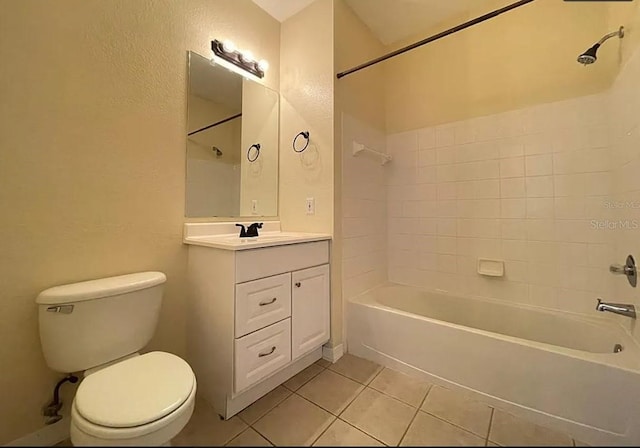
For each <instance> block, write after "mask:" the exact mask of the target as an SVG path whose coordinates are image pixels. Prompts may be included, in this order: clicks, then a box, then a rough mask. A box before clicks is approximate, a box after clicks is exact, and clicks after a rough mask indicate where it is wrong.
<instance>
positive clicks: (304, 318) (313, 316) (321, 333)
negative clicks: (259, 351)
mask: <svg viewBox="0 0 640 448" xmlns="http://www.w3.org/2000/svg"><path fill="white" fill-rule="evenodd" d="M291 281H292V283H293V288H292V289H293V292H292V295H291V300H292V304H291V315H292V319H291V358H292V359H298V358H299V357H300V356H302V355H304V354H305V353H307V352H309V350H312V349H313V348H314V347H317V346H318V345H322V344H324V343H325V342H327V341H328V340H329V301H328V300H327V299H328V297H329V265H327V264H325V265H322V266H318V267H315V268H310V269H305V270H302V271H296V272H294V273H292V274H291Z"/></svg>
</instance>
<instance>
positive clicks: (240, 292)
mask: <svg viewBox="0 0 640 448" xmlns="http://www.w3.org/2000/svg"><path fill="white" fill-rule="evenodd" d="M289 316H291V274H290V273H286V274H282V275H276V276H274V277H267V278H263V279H260V280H254V281H252V282H247V283H240V284H239V285H236V311H235V324H236V325H235V335H236V338H239V337H241V336H244V335H245V334H249V333H251V332H252V331H256V330H259V329H260V328H263V327H266V326H267V325H271V324H273V323H275V322H278V321H279V320H282V319H285V318H287V317H289Z"/></svg>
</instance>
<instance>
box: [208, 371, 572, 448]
mask: <svg viewBox="0 0 640 448" xmlns="http://www.w3.org/2000/svg"><path fill="white" fill-rule="evenodd" d="M316 362H317V361H316ZM316 362H314V363H312V364H310V365H309V366H307V367H306V368H309V367H310V366H312V365H317V366H318V367H319V369H314V370H316V372H317V373H315V374H314V375H313V376H311V377H310V378H308V379H306V380H305V381H304V382H303V383H301V384H300V385H299V387H297V388H296V390H292V389H290V388H288V387H287V386H285V385H284V382H283V383H282V384H281V386H283V388H284V390H285V391H286V396H285V397H284V398H282V399H281V400H280V401H278V402H277V403H276V404H275V405H273V406H271V407H269V408H268V409H267V410H266V411H265V412H264V413H262V415H260V417H259V418H257V419H255V421H254V422H253V423H251V424H249V423H248V422H247V421H245V420H244V419H242V417H240V415H239V414H240V413H238V420H239V421H240V422H241V423H242V424H243V425H245V428H243V429H242V430H241V431H240V432H239V433H237V434H235V435H234V436H233V437H231V438H230V439H229V440H227V441H225V442H224V443H223V446H228V445H229V444H231V443H232V442H233V441H234V440H236V439H238V438H239V437H241V436H242V435H243V434H246V433H247V431H249V430H253V431H255V433H256V434H258V435H259V436H260V437H262V438H263V439H264V440H265V441H266V442H268V443H269V444H271V445H273V446H276V444H275V443H274V442H273V441H272V440H270V439H269V438H268V437H267V436H266V435H265V434H263V433H262V432H260V431H259V430H258V429H256V428H255V426H254V425H256V424H257V423H258V422H260V421H262V420H263V419H264V418H265V417H266V416H268V415H270V414H271V413H272V412H273V411H274V410H275V409H276V408H278V407H279V406H281V405H282V403H284V402H285V401H287V400H288V399H289V398H290V397H292V396H293V395H296V396H297V397H298V398H301V399H303V400H304V401H306V402H307V403H309V404H311V405H312V406H314V407H315V408H319V409H321V410H322V411H324V412H326V413H327V414H328V415H325V418H326V420H323V423H322V425H325V424H326V427H325V428H324V429H322V430H321V431H319V433H318V435H317V436H315V437H313V435H312V437H313V440H311V439H309V441H308V442H310V445H313V444H314V443H317V442H318V440H320V438H322V437H323V436H324V435H325V434H326V433H327V431H328V430H329V428H331V427H332V426H333V425H335V424H336V422H337V421H338V420H340V422H341V425H342V423H344V424H346V425H347V427H348V428H351V429H347V427H344V426H343V427H342V428H343V429H345V430H347V433H349V432H352V430H355V431H358V432H360V433H361V434H366V435H367V436H368V437H370V438H371V439H373V440H375V441H377V442H379V443H381V444H383V445H384V446H388V445H387V444H386V443H385V442H383V441H382V440H380V439H378V438H377V437H376V436H374V435H372V434H369V432H367V431H366V430H364V429H361V428H360V427H359V426H356V424H352V423H350V422H349V421H347V420H345V419H344V418H342V417H341V416H343V415H344V413H345V412H346V411H347V409H349V408H350V406H352V404H353V403H354V402H355V401H356V400H357V399H358V398H359V397H360V396H361V395H362V394H363V393H364V392H365V390H366V389H370V390H371V391H373V392H375V393H378V394H380V395H379V396H380V397H381V396H384V397H387V398H388V399H391V400H394V401H395V402H397V403H400V404H403V405H405V406H409V407H410V408H413V410H414V412H413V414H412V416H411V418H410V419H408V424H407V426H406V428H404V431H403V432H402V435H401V437H400V438H399V440H398V442H397V443H396V446H399V445H400V444H402V443H403V442H404V440H405V439H406V437H407V434H408V433H409V430H410V429H411V428H412V426H414V425H417V423H416V420H417V419H418V416H419V414H420V412H422V413H424V414H426V415H428V416H429V417H433V418H435V419H437V420H439V421H441V422H443V423H445V424H447V425H450V427H453V428H456V429H458V430H461V431H464V432H465V433H467V434H470V435H473V436H474V437H477V438H478V439H483V440H484V445H485V446H489V443H492V444H495V442H494V441H493V440H491V439H490V436H491V431H492V430H493V429H494V420H495V418H496V408H495V407H493V406H491V405H489V404H488V403H485V402H483V401H481V400H475V399H471V400H473V401H476V402H478V403H481V404H483V405H485V406H487V407H489V408H490V409H491V413H490V417H489V423H488V427H487V430H486V435H485V437H482V436H480V435H478V434H476V433H475V432H473V431H471V430H469V429H467V428H465V427H462V426H460V425H458V424H456V423H453V422H451V421H448V420H446V419H445V418H443V417H440V416H438V415H435V414H433V413H432V412H431V411H429V410H427V409H423V406H425V405H426V402H427V399H428V398H429V397H430V396H432V394H433V393H434V390H435V388H436V387H443V388H445V389H447V388H446V387H444V386H439V385H436V384H433V383H430V382H428V381H424V380H423V379H419V378H416V377H413V376H411V375H408V374H405V375H407V376H408V377H409V378H411V379H412V380H415V381H417V382H419V383H422V384H425V385H426V386H427V388H426V393H425V394H424V396H423V397H422V399H421V400H420V401H419V403H418V404H417V406H415V405H413V404H410V403H407V402H405V401H404V400H402V399H400V398H397V397H395V396H393V395H390V394H389V393H387V392H385V391H383V390H378V389H376V388H375V387H374V386H373V385H372V383H373V382H374V381H375V380H376V378H378V377H379V376H380V375H381V374H382V373H383V372H384V371H385V370H387V369H388V370H390V371H393V372H398V373H403V374H404V372H400V371H397V370H395V369H392V368H388V367H386V366H383V365H379V364H377V363H374V364H376V365H377V371H375V372H373V373H372V374H371V376H370V377H369V378H367V379H365V380H364V381H359V380H356V379H354V378H351V377H349V376H347V375H345V374H343V373H341V372H337V371H335V370H333V369H331V367H332V366H335V363H331V364H328V365H327V366H326V367H324V366H322V365H319V364H316ZM356 365H357V364H356ZM358 367H360V366H358ZM364 367H365V368H363V369H359V368H356V369H355V370H351V369H348V370H347V372H348V373H352V372H355V373H356V374H360V373H365V372H366V371H367V370H368V369H369V368H370V367H369V366H368V365H365V366H364ZM326 370H329V371H330V372H332V373H335V374H337V375H340V376H341V377H343V378H345V379H348V380H350V381H352V382H353V383H356V384H357V386H358V388H359V389H360V390H357V389H356V390H357V392H356V393H355V394H354V395H353V397H352V398H350V399H348V401H346V402H345V403H344V404H340V409H339V410H336V411H335V412H334V411H330V410H328V409H325V408H324V407H323V406H321V405H320V404H317V403H315V402H314V401H313V400H312V399H309V398H306V397H304V396H302V395H301V394H300V393H299V392H300V391H301V390H302V388H303V387H305V386H306V385H307V384H309V383H310V382H312V381H313V380H314V379H316V378H317V377H318V376H319V375H322V374H323V372H325V371H326ZM298 374H299V373H298ZM295 376H296V375H294V376H292V377H291V378H294V377H295ZM291 378H289V379H288V380H287V381H289V380H290V379H291ZM334 379H335V378H334ZM279 386H280V385H279ZM279 386H276V388H277V387H279ZM350 387H353V385H351V386H350ZM276 388H274V390H275V389H276ZM347 390H348V389H347ZM389 392H392V390H390V391H389ZM341 395H343V394H339V395H338V396H341ZM400 395H403V394H400ZM411 395H413V396H414V397H415V395H416V394H411ZM403 396H404V395H403ZM256 401H258V400H256ZM338 403H340V402H339V401H338ZM207 405H209V403H208V402H207ZM209 406H210V405H209ZM207 409H208V408H207ZM245 409H246V408H245ZM407 410H408V409H407ZM315 412H316V413H317V411H315ZM484 412H486V411H484ZM445 415H446V414H445ZM402 420H404V418H403V419H402ZM356 421H357V422H358V423H357V424H358V425H359V424H360V422H359V420H358V419H356ZM480 421H482V420H479V422H480ZM485 421H486V420H485ZM322 425H317V426H315V429H317V428H320V427H321V426H322ZM263 426H264V425H263ZM472 426H475V425H472ZM230 428H233V426H231V427H230ZM265 429H267V430H268V431H269V432H271V429H269V427H268V425H267V427H265ZM309 429H313V428H312V427H310V428H309ZM370 429H373V430H375V428H373V427H372V428H370ZM229 432H231V431H228V432H227V433H229ZM281 432H282V431H278V432H276V433H274V434H281ZM309 432H310V431H305V432H303V433H302V434H305V433H306V434H308V433H309ZM231 433H232V432H231ZM223 434H225V433H224V432H223V433H222V434H220V436H222V435H223ZM287 434H288V433H287V432H286V431H285V434H284V435H283V437H285V436H286V437H285V439H283V441H286V440H290V438H291V437H290V436H289V435H287ZM302 434H301V435H302ZM344 434H346V433H344ZM344 434H343V431H342V430H340V431H338V432H337V433H336V435H340V436H339V438H338V442H339V441H340V440H344V439H341V437H344ZM565 435H566V436H568V437H569V438H570V441H571V444H572V446H576V440H575V439H574V438H573V437H571V436H569V435H568V434H566V433H565ZM247 437H256V436H255V435H249V436H247ZM361 437H364V436H361ZM371 439H369V441H370V442H372V440H371Z"/></svg>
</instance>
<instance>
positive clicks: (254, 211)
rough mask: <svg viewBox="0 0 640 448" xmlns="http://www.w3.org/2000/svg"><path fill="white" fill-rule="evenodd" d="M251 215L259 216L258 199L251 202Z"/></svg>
mask: <svg viewBox="0 0 640 448" xmlns="http://www.w3.org/2000/svg"><path fill="white" fill-rule="evenodd" d="M251 213H252V214H254V215H257V214H258V200H257V199H253V200H252V201H251Z"/></svg>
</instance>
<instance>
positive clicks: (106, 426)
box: [36, 272, 196, 446]
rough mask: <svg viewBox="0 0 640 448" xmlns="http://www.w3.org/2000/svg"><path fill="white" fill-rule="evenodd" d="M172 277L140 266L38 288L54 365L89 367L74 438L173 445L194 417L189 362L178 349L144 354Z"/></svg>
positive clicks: (75, 411)
mask: <svg viewBox="0 0 640 448" xmlns="http://www.w3.org/2000/svg"><path fill="white" fill-rule="evenodd" d="M165 281H166V277H165V275H164V274H163V273H162V272H140V273H135V274H128V275H121V276H117V277H109V278H103V279H99V280H91V281H86V282H80V283H74V284H70V285H63V286H56V287H54V288H50V289H47V290H45V291H43V292H41V293H40V294H39V295H38V298H37V299H36V303H37V304H38V320H39V326H40V341H41V344H42V350H43V353H44V357H45V360H46V362H47V365H48V366H49V367H50V368H51V369H53V370H55V371H58V372H63V373H72V372H83V379H82V381H81V383H80V385H79V386H78V390H77V392H76V396H75V398H74V400H73V404H72V405H71V442H72V443H73V444H74V445H85V446H92V445H93V446H116V445H117V446H140V445H142V446H161V445H170V443H171V439H172V438H173V437H175V436H176V435H177V434H178V433H179V432H180V431H181V430H182V428H184V426H185V425H186V424H187V422H188V421H189V419H190V418H191V414H192V413H193V408H194V403H195V394H196V378H195V375H194V373H193V370H192V369H191V367H190V366H189V364H187V363H186V362H185V361H184V360H183V359H181V358H179V357H178V356H175V355H172V354H170V353H165V352H159V351H155V352H150V353H145V354H142V355H141V354H139V353H138V351H139V350H141V349H142V348H143V347H144V346H146V345H147V344H148V343H149V341H150V340H151V337H152V336H153V333H154V331H155V328H156V325H157V323H158V316H159V314H160V305H161V303H162V292H163V286H164V283H165Z"/></svg>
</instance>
